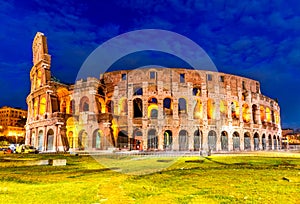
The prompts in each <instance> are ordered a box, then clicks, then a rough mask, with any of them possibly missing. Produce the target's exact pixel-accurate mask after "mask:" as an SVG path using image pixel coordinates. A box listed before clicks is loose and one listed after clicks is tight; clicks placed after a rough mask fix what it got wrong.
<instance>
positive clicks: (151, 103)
mask: <svg viewBox="0 0 300 204" xmlns="http://www.w3.org/2000/svg"><path fill="white" fill-rule="evenodd" d="M157 117H158V106H157V99H156V98H154V97H151V98H149V99H148V118H152V119H156V118H157Z"/></svg>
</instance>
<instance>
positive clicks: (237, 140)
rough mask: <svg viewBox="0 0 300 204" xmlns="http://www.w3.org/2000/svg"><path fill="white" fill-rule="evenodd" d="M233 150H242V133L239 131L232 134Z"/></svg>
mask: <svg viewBox="0 0 300 204" xmlns="http://www.w3.org/2000/svg"><path fill="white" fill-rule="evenodd" d="M232 142H233V150H240V135H239V133H238V132H234V133H233V134H232Z"/></svg>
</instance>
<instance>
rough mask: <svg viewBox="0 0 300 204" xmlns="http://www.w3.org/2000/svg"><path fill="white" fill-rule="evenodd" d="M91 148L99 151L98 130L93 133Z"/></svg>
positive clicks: (99, 133) (99, 135)
mask: <svg viewBox="0 0 300 204" xmlns="http://www.w3.org/2000/svg"><path fill="white" fill-rule="evenodd" d="M92 147H93V148H95V149H101V132H100V130H99V129H98V130H95V131H94V133H93V142H92Z"/></svg>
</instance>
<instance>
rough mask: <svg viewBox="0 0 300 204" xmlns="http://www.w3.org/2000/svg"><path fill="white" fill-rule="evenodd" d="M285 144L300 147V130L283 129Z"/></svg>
mask: <svg viewBox="0 0 300 204" xmlns="http://www.w3.org/2000/svg"><path fill="white" fill-rule="evenodd" d="M282 140H283V144H289V145H300V132H299V129H297V130H296V131H294V129H283V130H282Z"/></svg>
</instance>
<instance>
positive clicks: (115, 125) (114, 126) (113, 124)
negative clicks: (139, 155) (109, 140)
mask: <svg viewBox="0 0 300 204" xmlns="http://www.w3.org/2000/svg"><path fill="white" fill-rule="evenodd" d="M111 128H112V130H113V136H114V138H115V141H117V139H118V134H119V127H118V123H117V121H116V119H114V118H113V119H112V121H111Z"/></svg>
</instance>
